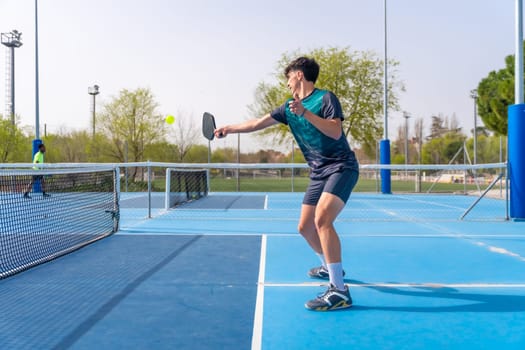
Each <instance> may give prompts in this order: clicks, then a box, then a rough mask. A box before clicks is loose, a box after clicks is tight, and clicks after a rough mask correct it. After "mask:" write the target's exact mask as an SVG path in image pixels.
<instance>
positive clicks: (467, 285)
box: [259, 282, 525, 289]
mask: <svg viewBox="0 0 525 350" xmlns="http://www.w3.org/2000/svg"><path fill="white" fill-rule="evenodd" d="M345 284H346V285H348V286H349V287H354V288H355V287H357V288H358V287H364V288H373V287H380V288H436V289H437V288H525V283H345ZM263 286H264V287H322V286H328V283H319V282H304V283H263ZM259 288H260V285H259Z"/></svg>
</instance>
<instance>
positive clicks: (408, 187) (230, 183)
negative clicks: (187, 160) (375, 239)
mask: <svg viewBox="0 0 525 350" xmlns="http://www.w3.org/2000/svg"><path fill="white" fill-rule="evenodd" d="M308 181H309V180H308V178H307V177H304V176H301V177H295V178H294V180H293V186H292V179H291V178H290V177H282V178H267V177H257V178H253V177H241V178H240V179H239V181H237V179H236V178H234V177H232V178H225V177H222V176H214V177H212V178H211V179H210V192H237V191H239V192H304V191H305V190H306V186H307V185H308ZM485 186H486V185H480V187H481V189H482V190H483V189H484V187H485ZM431 187H432V183H431V182H422V183H421V189H420V191H419V192H422V193H425V192H427V191H428V189H429V188H431ZM121 189H122V190H123V191H126V187H125V183H124V181H121ZM465 189H466V190H467V191H476V190H477V186H476V185H475V184H467V185H466V186H465V185H464V184H462V183H437V184H435V185H434V186H433V187H432V191H431V193H462V192H464V191H465ZM147 190H148V185H147V182H143V181H139V182H128V185H127V191H128V192H143V191H147ZM152 191H154V192H163V191H165V179H164V178H161V177H157V178H156V179H155V180H154V181H153V182H152ZM380 191H381V183H380V182H379V181H376V180H375V179H366V178H360V179H359V181H358V182H357V185H356V187H355V188H354V192H380ZM392 192H394V193H416V192H417V191H416V185H415V182H414V181H392Z"/></svg>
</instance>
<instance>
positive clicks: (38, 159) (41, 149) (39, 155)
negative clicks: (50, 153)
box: [24, 143, 50, 198]
mask: <svg viewBox="0 0 525 350" xmlns="http://www.w3.org/2000/svg"><path fill="white" fill-rule="evenodd" d="M44 153H46V146H44V144H43V143H41V144H40V145H39V146H38V152H36V153H35V156H34V157H33V164H35V166H34V167H33V169H35V170H38V169H39V168H38V166H37V165H36V164H43V163H44ZM35 181H40V186H42V195H43V196H44V197H49V196H50V194H49V193H46V190H45V181H44V176H43V175H34V176H33V179H32V180H31V182H30V183H29V185H28V186H27V189H26V191H25V192H24V198H31V197H30V196H29V192H31V189H32V188H33V184H34V183H35Z"/></svg>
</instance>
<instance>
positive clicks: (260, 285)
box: [252, 235, 267, 350]
mask: <svg viewBox="0 0 525 350" xmlns="http://www.w3.org/2000/svg"><path fill="white" fill-rule="evenodd" d="M266 240H267V236H266V235H262V238H261V260H260V262H259V279H258V282H257V299H256V301H255V316H254V320H253V335H252V350H259V349H261V348H262V327H263V311H264V308H263V306H264V286H265V285H264V274H265V273H266Z"/></svg>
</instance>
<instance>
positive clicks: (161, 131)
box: [97, 88, 165, 162]
mask: <svg viewBox="0 0 525 350" xmlns="http://www.w3.org/2000/svg"><path fill="white" fill-rule="evenodd" d="M157 108H158V103H157V102H156V101H155V98H154V96H153V94H152V93H151V91H150V90H149V89H144V88H138V89H136V90H134V91H130V90H126V89H124V90H122V91H120V94H119V96H118V97H116V98H114V99H113V100H112V101H111V102H109V103H107V104H105V105H103V108H102V112H101V113H99V115H98V118H97V119H98V120H97V125H100V128H99V130H101V132H103V133H104V134H105V135H106V136H107V137H108V138H109V139H110V140H111V143H112V145H111V147H110V148H109V149H107V150H106V152H109V155H110V156H111V157H112V158H113V159H115V160H116V161H119V162H124V161H125V160H126V159H127V160H128V161H132V162H140V161H144V160H145V159H144V151H145V148H146V147H147V146H148V145H150V144H152V143H155V142H158V141H162V139H163V137H164V135H165V128H164V125H163V123H164V120H163V118H162V115H161V114H160V113H159V112H158V111H157Z"/></svg>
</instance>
